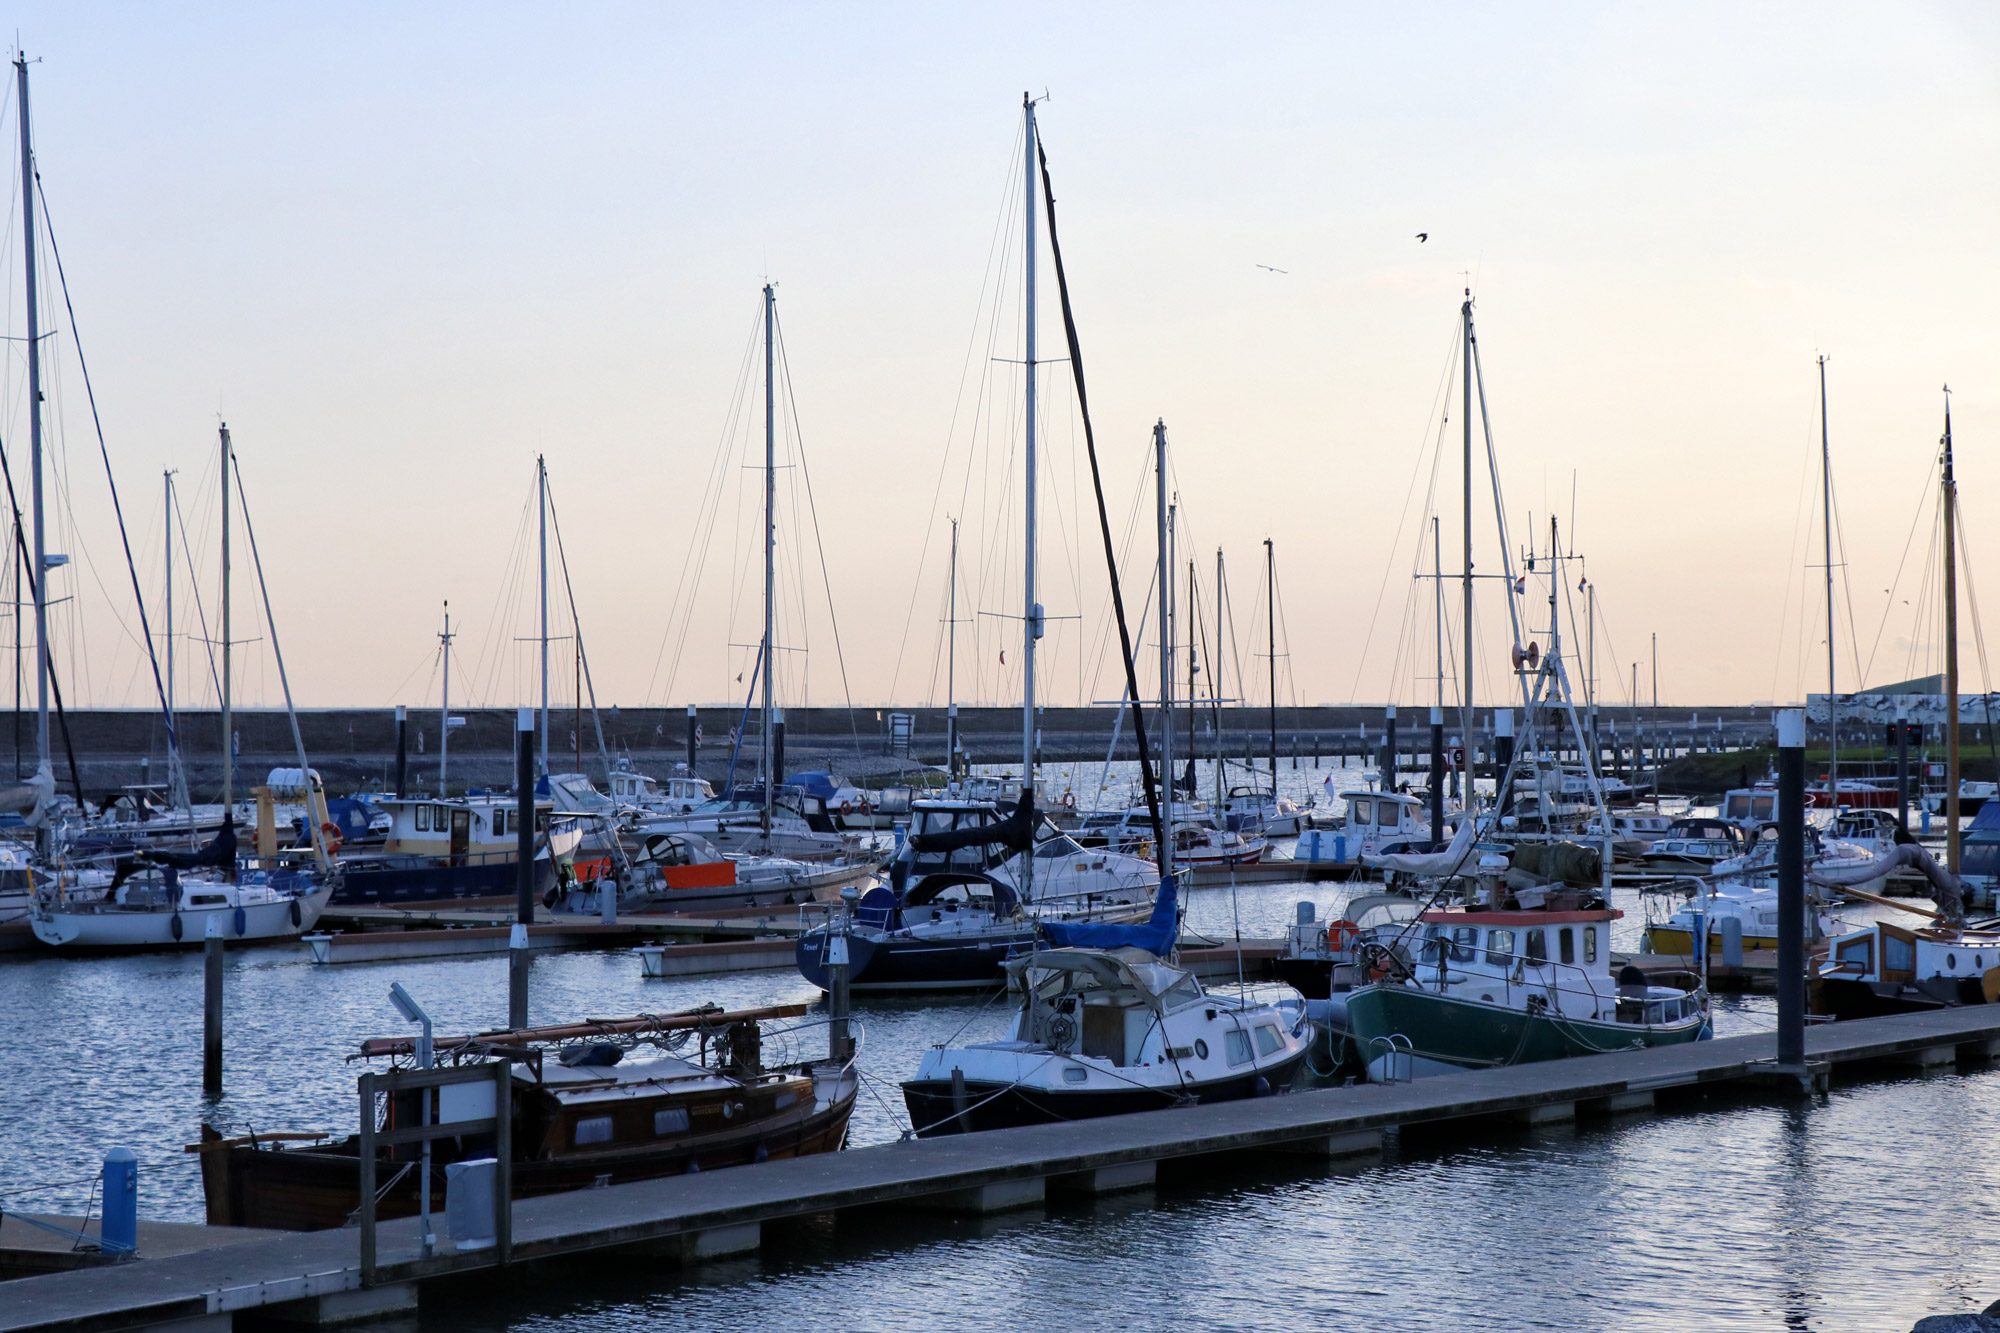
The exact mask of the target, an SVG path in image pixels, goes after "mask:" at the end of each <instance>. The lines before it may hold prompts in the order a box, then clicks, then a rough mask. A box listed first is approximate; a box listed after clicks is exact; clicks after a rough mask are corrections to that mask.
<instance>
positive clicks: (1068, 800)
mask: <svg viewBox="0 0 2000 1333" xmlns="http://www.w3.org/2000/svg"><path fill="white" fill-rule="evenodd" d="M1063 809H1065V810H1074V809H1076V793H1075V792H1072V791H1066V792H1064V793H1063Z"/></svg>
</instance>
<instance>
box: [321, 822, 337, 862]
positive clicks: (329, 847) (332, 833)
mask: <svg viewBox="0 0 2000 1333" xmlns="http://www.w3.org/2000/svg"><path fill="white" fill-rule="evenodd" d="M319 835H320V839H321V841H323V842H325V843H326V854H327V855H328V856H332V855H333V854H334V853H335V852H337V851H339V850H340V825H338V824H334V823H326V824H321V825H320V826H319Z"/></svg>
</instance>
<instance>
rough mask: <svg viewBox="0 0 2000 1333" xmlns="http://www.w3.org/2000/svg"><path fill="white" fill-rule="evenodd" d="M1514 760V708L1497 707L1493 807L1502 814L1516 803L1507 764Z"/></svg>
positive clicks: (1494, 722) (1494, 716)
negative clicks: (1510, 785)
mask: <svg viewBox="0 0 2000 1333" xmlns="http://www.w3.org/2000/svg"><path fill="white" fill-rule="evenodd" d="M1513 762H1514V710H1513V709H1511V708H1499V709H1495V710H1494V713H1493V808H1494V809H1495V810H1497V811H1499V812H1500V814H1501V815H1505V814H1506V813H1507V810H1508V807H1509V806H1511V805H1513V804H1514V793H1513V791H1512V789H1511V788H1510V787H1509V786H1508V783H1507V766H1508V765H1509V764H1511V763H1513Z"/></svg>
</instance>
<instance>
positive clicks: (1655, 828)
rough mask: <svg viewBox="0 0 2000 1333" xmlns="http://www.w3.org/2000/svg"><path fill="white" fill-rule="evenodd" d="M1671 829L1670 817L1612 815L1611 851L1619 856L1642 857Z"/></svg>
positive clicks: (1671, 820)
mask: <svg viewBox="0 0 2000 1333" xmlns="http://www.w3.org/2000/svg"><path fill="white" fill-rule="evenodd" d="M1673 827H1674V821H1673V817H1672V816H1670V815H1642V814H1615V815H1612V816H1611V835H1612V837H1613V839H1614V841H1613V843H1612V850H1613V851H1614V852H1616V853H1617V854H1618V855H1620V856H1629V857H1639V856H1644V855H1645V854H1646V851H1647V849H1648V848H1650V847H1651V846H1652V845H1653V844H1654V843H1656V842H1658V841H1659V840H1660V839H1661V838H1664V837H1666V836H1667V835H1668V834H1670V833H1672V832H1673Z"/></svg>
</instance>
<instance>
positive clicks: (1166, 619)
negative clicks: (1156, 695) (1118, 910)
mask: <svg viewBox="0 0 2000 1333" xmlns="http://www.w3.org/2000/svg"><path fill="white" fill-rule="evenodd" d="M1153 467H1154V470H1155V472H1156V473H1157V474H1158V478H1159V482H1158V485H1157V486H1156V487H1155V494H1154V507H1155V509H1156V511H1157V515H1158V522H1159V543H1160V555H1159V561H1160V573H1159V577H1158V578H1157V579H1156V580H1155V581H1154V582H1155V586H1157V587H1158V588H1159V590H1160V718H1161V726H1160V771H1161V772H1162V773H1164V774H1166V776H1167V814H1166V819H1165V820H1164V821H1163V822H1162V827H1161V830H1160V833H1161V837H1160V877H1161V878H1162V879H1164V878H1166V877H1167V876H1168V875H1171V874H1173V873H1174V789H1173V776H1174V617H1173V606H1172V603H1173V596H1174V592H1173V589H1174V566H1173V555H1172V548H1171V547H1170V546H1169V545H1168V542H1169V540H1170V538H1169V536H1168V534H1169V532H1170V531H1171V530H1172V529H1171V525H1170V524H1169V523H1168V520H1167V423H1166V422H1165V421H1164V420H1162V421H1156V422H1154V423H1153ZM1137 704H1138V701H1137V700H1134V701H1133V705H1134V706H1135V707H1136V706H1137Z"/></svg>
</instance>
